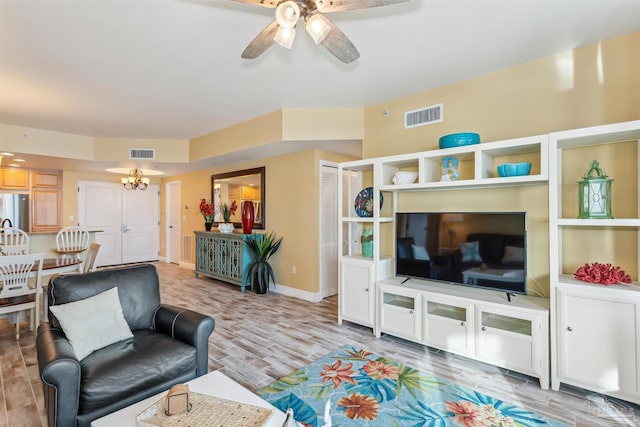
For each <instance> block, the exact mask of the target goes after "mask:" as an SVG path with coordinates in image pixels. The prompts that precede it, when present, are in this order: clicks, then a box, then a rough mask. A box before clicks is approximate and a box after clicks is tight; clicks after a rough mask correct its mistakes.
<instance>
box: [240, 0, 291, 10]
mask: <svg viewBox="0 0 640 427" xmlns="http://www.w3.org/2000/svg"><path fill="white" fill-rule="evenodd" d="M231 1H235V2H238V3H247V4H252V5H254V6H262V7H269V8H276V7H277V6H278V3H279V2H280V0H231Z"/></svg>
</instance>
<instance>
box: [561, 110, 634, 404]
mask: <svg viewBox="0 0 640 427" xmlns="http://www.w3.org/2000/svg"><path fill="white" fill-rule="evenodd" d="M639 139H640V120H638V121H631V122H624V123H616V124H611V125H604V126H595V127H590V128H584V129H576V130H570V131H564V132H556V133H552V134H550V139H549V151H550V159H549V240H550V251H549V253H550V260H549V271H550V277H551V385H552V388H553V389H556V390H557V389H558V388H559V387H560V384H561V383H566V384H571V385H574V386H578V387H583V388H587V389H590V390H594V391H597V392H601V393H605V394H609V395H612V396H616V397H620V398H622V399H625V400H629V401H632V402H635V403H640V285H639V283H638V275H637V273H636V274H635V275H634V276H635V277H633V280H634V282H633V284H631V285H611V286H603V285H594V284H589V283H585V282H582V281H578V280H576V279H574V278H573V272H574V271H575V265H573V266H570V260H569V259H568V258H569V257H572V258H575V257H576V256H579V255H582V254H584V255H585V257H586V259H583V260H582V263H585V262H595V261H599V262H605V261H606V262H612V263H615V264H616V265H619V264H618V263H617V262H616V261H615V260H616V258H617V259H619V258H620V257H621V256H625V257H626V258H625V259H627V260H628V259H629V254H633V253H634V252H635V258H636V259H635V261H634V262H635V265H634V266H628V265H627V266H623V268H625V267H626V269H629V268H633V269H635V271H636V272H638V271H640V256H638V254H640V197H639V194H638V193H639V192H640V173H639V172H638V171H639V170H640V160H638V157H639V154H640V142H639V141H638V140H639ZM616 144H625V146H627V147H628V146H629V144H631V145H635V150H634V151H635V153H636V155H635V159H629V161H630V162H631V164H632V168H635V178H636V180H637V182H635V183H634V184H633V185H632V186H631V187H620V185H621V184H622V183H620V182H619V183H615V182H614V185H613V191H612V193H613V213H614V216H615V215H616V208H618V210H620V208H624V209H623V211H624V212H625V213H626V212H631V213H633V212H635V214H633V215H632V216H626V217H616V218H614V219H577V218H576V217H577V215H578V212H577V210H576V211H575V212H569V209H568V207H567V206H568V205H571V204H570V199H571V194H570V193H568V191H569V190H568V188H571V191H575V192H576V193H577V186H576V185H575V184H573V185H571V186H569V185H568V184H567V182H568V181H570V180H573V181H575V180H577V179H578V178H579V177H577V176H575V177H574V176H567V174H566V171H565V167H564V163H565V161H566V158H565V156H564V155H565V152H567V153H568V152H569V151H568V150H571V151H570V153H571V157H572V158H576V157H577V158H578V159H579V160H580V161H584V165H585V167H586V166H587V165H588V163H589V162H590V161H591V160H593V159H592V157H595V155H593V154H592V152H594V151H595V150H600V149H602V148H603V146H606V147H605V148H606V149H611V150H616V146H615V145H616ZM620 146H621V145H620ZM620 146H618V147H620ZM634 163H635V164H634ZM602 166H603V167H604V168H605V170H607V169H608V167H607V166H606V165H602ZM607 172H609V175H612V174H611V172H612V171H611V170H607ZM631 175H632V176H633V174H631ZM633 187H635V191H628V192H627V193H623V194H619V193H618V194H617V193H616V192H617V191H619V189H621V188H622V189H624V188H633ZM563 190H566V191H563ZM629 235H631V236H635V237H632V238H631V240H635V242H633V243H632V244H631V245H629V244H628V241H629V239H628V236H629ZM584 236H589V238H592V237H593V236H595V239H592V240H591V241H590V242H589V244H588V246H589V247H588V248H587V247H584V248H583V250H579V251H575V250H569V249H567V248H564V249H563V243H566V242H568V240H567V239H574V238H581V237H582V238H584ZM605 242H606V245H605ZM576 252H578V253H576ZM594 252H596V256H598V257H599V258H598V259H589V258H588V257H589V256H593V253H594ZM631 258H633V256H631Z"/></svg>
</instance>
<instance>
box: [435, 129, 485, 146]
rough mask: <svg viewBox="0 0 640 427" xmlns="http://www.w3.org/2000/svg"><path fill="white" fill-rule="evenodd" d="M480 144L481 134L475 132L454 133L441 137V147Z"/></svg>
mask: <svg viewBox="0 0 640 427" xmlns="http://www.w3.org/2000/svg"><path fill="white" fill-rule="evenodd" d="M473 144H480V135H478V134H477V133H473V132H463V133H452V134H450V135H445V136H443V137H441V138H440V148H453V147H462V146H464V145H473Z"/></svg>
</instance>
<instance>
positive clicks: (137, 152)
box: [129, 148, 156, 160]
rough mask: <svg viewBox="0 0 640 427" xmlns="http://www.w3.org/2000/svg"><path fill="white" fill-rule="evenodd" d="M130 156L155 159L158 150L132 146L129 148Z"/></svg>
mask: <svg viewBox="0 0 640 427" xmlns="http://www.w3.org/2000/svg"><path fill="white" fill-rule="evenodd" d="M129 158H130V159H146V160H155V158H156V150H154V149H153V148H151V149H147V148H130V149H129Z"/></svg>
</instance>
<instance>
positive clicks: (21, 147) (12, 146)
mask: <svg viewBox="0 0 640 427" xmlns="http://www.w3.org/2000/svg"><path fill="white" fill-rule="evenodd" d="M0 150H2V151H12V152H19V153H26V154H38V155H41V156H53V157H65V158H70V159H81V160H93V138H91V137H88V136H80V135H70V134H66V133H60V132H52V131H48V130H40V129H32V128H27V127H23V126H11V125H5V124H0Z"/></svg>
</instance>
